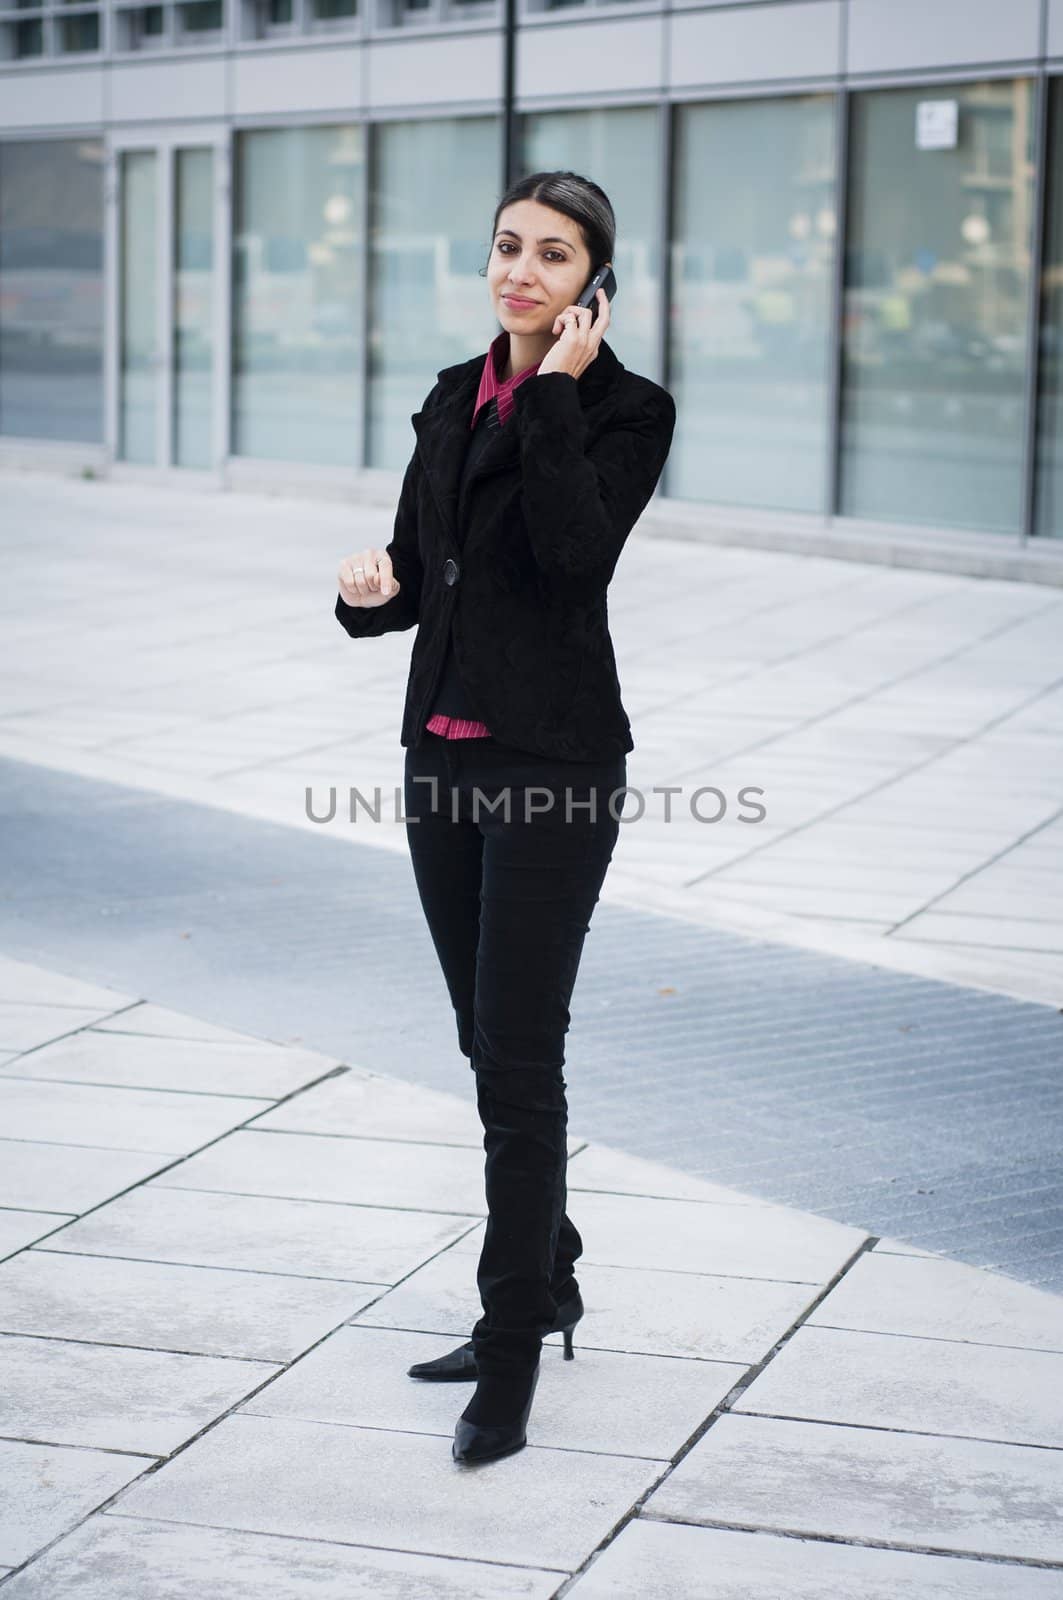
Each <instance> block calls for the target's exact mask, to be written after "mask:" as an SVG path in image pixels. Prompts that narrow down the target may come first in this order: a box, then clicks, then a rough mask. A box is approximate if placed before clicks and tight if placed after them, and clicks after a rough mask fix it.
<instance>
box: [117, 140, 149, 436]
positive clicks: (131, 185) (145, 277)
mask: <svg viewBox="0 0 1063 1600" xmlns="http://www.w3.org/2000/svg"><path fill="white" fill-rule="evenodd" d="M157 182H158V174H157V162H156V158H155V152H154V150H127V151H125V152H124V153H123V155H122V222H121V266H120V283H121V314H120V322H121V346H120V350H119V404H118V453H119V455H120V456H121V458H122V460H123V461H140V462H149V463H154V461H155V449H156V446H155V437H156V436H155V421H156V398H157V396H156V391H157V389H158V301H157V293H158V290H157V272H156V256H155V242H156V206H157V192H156V185H157Z"/></svg>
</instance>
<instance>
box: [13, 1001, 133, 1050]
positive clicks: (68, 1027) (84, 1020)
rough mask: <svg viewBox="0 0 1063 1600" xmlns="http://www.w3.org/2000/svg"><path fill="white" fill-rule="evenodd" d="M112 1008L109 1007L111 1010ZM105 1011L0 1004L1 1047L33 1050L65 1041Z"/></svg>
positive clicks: (42, 1005) (42, 1004)
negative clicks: (64, 1037) (46, 1044)
mask: <svg viewBox="0 0 1063 1600" xmlns="http://www.w3.org/2000/svg"><path fill="white" fill-rule="evenodd" d="M110 1009H111V1007H110V1006H108V1007H107V1011H110ZM102 1015H105V1012H104V1011H102V1010H101V1009H98V1008H97V1007H95V1006H93V1007H91V1008H90V1007H78V1006H56V1005H50V1004H44V1003H38V1004H34V1003H33V1002H31V1001H22V1002H19V1001H17V1000H6V1001H5V1002H4V1003H3V1005H0V1048H3V1049H4V1050H33V1049H35V1048H36V1046H37V1045H41V1044H45V1043H46V1042H47V1041H48V1040H49V1039H61V1038H62V1037H63V1036H64V1035H65V1034H68V1033H71V1032H73V1030H74V1029H75V1028H84V1027H87V1026H88V1025H89V1024H90V1023H92V1022H95V1021H96V1020H97V1018H98V1017H100V1016H102Z"/></svg>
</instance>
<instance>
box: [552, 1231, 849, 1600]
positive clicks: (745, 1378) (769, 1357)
mask: <svg viewBox="0 0 1063 1600" xmlns="http://www.w3.org/2000/svg"><path fill="white" fill-rule="evenodd" d="M877 1243H878V1238H877V1237H876V1236H875V1235H874V1234H869V1235H868V1237H867V1238H865V1239H863V1240H861V1242H860V1243H859V1244H858V1245H857V1246H856V1248H855V1249H854V1250H853V1251H852V1252H851V1253H850V1255H849V1257H848V1258H847V1260H845V1261H844V1262H843V1263H842V1265H841V1266H840V1267H839V1268H838V1270H837V1272H835V1273H834V1274H833V1275H832V1276H831V1277H830V1278H829V1279H828V1281H827V1282H826V1283H825V1284H824V1285H823V1286H822V1288H821V1289H820V1291H819V1293H818V1294H817V1295H815V1296H814V1297H813V1299H812V1300H811V1301H810V1302H809V1304H808V1305H807V1306H806V1307H805V1308H804V1310H803V1311H802V1312H801V1313H800V1314H799V1315H798V1316H797V1317H795V1318H794V1320H793V1322H791V1323H790V1325H789V1327H788V1328H786V1329H785V1331H784V1332H783V1333H782V1334H781V1335H780V1336H779V1338H778V1339H776V1341H775V1343H774V1344H773V1345H772V1346H771V1348H770V1349H769V1350H768V1351H767V1353H766V1354H765V1355H763V1356H762V1357H761V1359H760V1360H759V1361H758V1362H756V1363H755V1364H754V1365H752V1366H750V1367H747V1369H746V1371H745V1372H744V1373H743V1374H742V1376H741V1377H740V1378H739V1379H738V1380H737V1381H736V1382H735V1383H734V1384H733V1385H732V1387H731V1388H730V1389H728V1391H727V1393H726V1394H725V1395H724V1396H723V1397H722V1398H721V1399H720V1400H719V1401H717V1403H716V1405H715V1406H714V1407H713V1408H712V1410H711V1411H710V1412H709V1414H708V1416H707V1417H706V1418H705V1419H704V1420H703V1421H702V1422H701V1423H699V1425H698V1426H697V1427H696V1428H695V1429H694V1431H693V1432H692V1433H691V1434H690V1435H689V1437H688V1438H687V1439H686V1440H685V1441H684V1442H683V1444H681V1445H680V1447H679V1449H678V1450H677V1451H676V1452H675V1453H674V1455H673V1456H672V1457H671V1460H670V1461H669V1463H668V1466H667V1467H666V1468H665V1470H664V1472H662V1473H661V1474H660V1475H659V1477H657V1478H655V1479H654V1481H653V1482H652V1483H650V1484H649V1485H648V1486H647V1487H646V1488H645V1489H644V1490H643V1491H642V1493H641V1494H640V1495H639V1496H638V1498H637V1499H636V1500H635V1501H634V1503H633V1504H632V1505H631V1506H629V1507H628V1509H627V1511H626V1512H625V1513H624V1514H623V1516H621V1517H620V1518H619V1519H618V1520H617V1522H616V1523H615V1524H614V1525H613V1527H612V1528H611V1529H610V1530H609V1531H608V1532H607V1533H606V1534H605V1535H604V1536H603V1538H602V1539H601V1540H600V1541H599V1542H598V1544H597V1545H596V1546H595V1548H594V1549H593V1550H592V1551H591V1552H590V1554H589V1555H588V1556H587V1557H586V1559H585V1560H584V1561H583V1562H582V1563H581V1564H580V1566H579V1567H577V1568H576V1570H575V1571H574V1572H573V1574H572V1576H571V1579H570V1580H569V1582H568V1583H567V1584H563V1585H562V1586H561V1588H560V1589H559V1590H558V1591H557V1594H556V1596H553V1597H552V1600H562V1597H563V1596H564V1595H566V1594H567V1593H568V1590H569V1589H570V1588H571V1587H572V1585H573V1584H574V1583H575V1582H576V1581H577V1579H578V1578H579V1577H581V1576H582V1574H583V1573H585V1572H586V1571H587V1570H588V1568H589V1567H591V1566H592V1565H593V1563H594V1561H595V1560H596V1559H597V1557H598V1556H600V1555H601V1554H602V1553H603V1552H604V1551H605V1550H607V1549H608V1548H609V1546H610V1545H611V1544H613V1543H614V1541H615V1540H616V1539H618V1538H619V1537H620V1535H621V1533H622V1532H623V1531H624V1529H625V1528H626V1527H627V1526H628V1524H629V1523H631V1522H634V1521H635V1519H636V1518H637V1517H639V1516H641V1514H642V1511H643V1508H644V1506H645V1505H646V1502H647V1500H648V1499H649V1498H650V1496H651V1495H653V1494H655V1493H656V1492H657V1490H658V1489H659V1488H661V1486H662V1484H664V1483H665V1482H667V1480H668V1478H669V1477H670V1476H671V1474H672V1473H673V1472H674V1471H675V1469H676V1468H677V1467H678V1466H679V1465H680V1463H681V1462H683V1461H684V1460H685V1459H686V1457H687V1456H688V1455H689V1454H690V1452H691V1451H692V1450H693V1449H694V1448H695V1447H696V1446H697V1445H698V1444H700V1442H701V1440H702V1439H703V1438H704V1437H705V1435H706V1434H707V1433H708V1431H709V1429H710V1428H711V1427H712V1425H713V1424H714V1423H715V1422H716V1421H717V1420H718V1419H719V1418H720V1417H722V1416H724V1415H733V1416H734V1415H741V1414H742V1413H739V1412H733V1411H732V1410H731V1407H732V1406H733V1404H734V1402H735V1401H736V1400H737V1399H738V1398H739V1397H740V1396H741V1395H742V1394H744V1393H745V1391H746V1390H747V1389H748V1388H749V1386H750V1384H752V1383H753V1382H754V1380H755V1379H756V1378H759V1377H760V1375H761V1373H762V1372H763V1371H764V1370H765V1368H767V1367H768V1366H769V1365H770V1363H771V1362H772V1361H773V1360H774V1359H775V1357H776V1356H777V1355H778V1353H779V1351H780V1350H782V1349H783V1348H784V1346H785V1345H787V1344H789V1342H790V1340H791V1339H792V1338H793V1336H794V1334H795V1333H796V1332H797V1330H798V1328H800V1327H802V1326H803V1324H804V1323H805V1322H807V1321H808V1318H809V1317H810V1316H811V1315H812V1313H813V1311H815V1310H816V1308H817V1306H820V1305H821V1304H822V1303H823V1301H824V1300H825V1299H826V1298H827V1296H828V1295H830V1294H832V1293H833V1291H834V1290H835V1289H836V1288H837V1286H838V1284H839V1283H841V1282H842V1280H843V1279H844V1278H845V1277H846V1276H847V1275H848V1274H849V1272H851V1271H852V1268H853V1267H854V1266H855V1265H856V1263H857V1261H859V1260H860V1258H861V1256H864V1255H866V1254H867V1253H868V1251H869V1250H871V1249H872V1248H873V1247H874V1246H875V1245H876V1244H877Z"/></svg>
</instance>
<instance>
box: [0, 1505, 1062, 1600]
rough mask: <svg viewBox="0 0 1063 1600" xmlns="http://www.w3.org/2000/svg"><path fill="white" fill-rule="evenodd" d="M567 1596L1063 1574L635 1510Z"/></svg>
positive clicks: (747, 1599) (1045, 1581) (888, 1593)
mask: <svg viewBox="0 0 1063 1600" xmlns="http://www.w3.org/2000/svg"><path fill="white" fill-rule="evenodd" d="M16 1592H17V1591H16ZM568 1593H569V1594H570V1595H572V1596H573V1597H574V1600H781V1597H782V1596H785V1597H786V1600H824V1597H825V1596H828V1595H829V1596H830V1600H897V1597H898V1596H901V1595H903V1596H904V1600H1060V1597H1061V1596H1063V1572H1050V1571H1045V1570H1043V1569H1038V1568H1034V1567H1023V1566H1018V1565H1014V1564H1013V1565H1003V1564H1001V1563H999V1562H995V1561H994V1562H989V1561H974V1560H964V1559H958V1558H955V1557H950V1556H940V1555H933V1556H931V1555H913V1554H911V1553H909V1552H907V1551H900V1550H875V1549H871V1548H869V1547H867V1546H862V1545H846V1544H834V1543H831V1542H829V1541H828V1540H825V1539H800V1538H787V1537H781V1536H780V1535H778V1534H772V1533H763V1532H757V1533H752V1532H749V1533H746V1532H738V1531H735V1530H732V1529H730V1528H695V1527H690V1526H687V1525H685V1524H682V1523H664V1522H654V1521H651V1520H649V1519H648V1518H645V1517H637V1518H635V1519H634V1521H632V1522H629V1523H628V1524H627V1526H626V1527H624V1528H622V1529H621V1531H620V1533H619V1534H618V1535H617V1537H616V1538H615V1539H614V1540H613V1542H612V1544H610V1545H608V1546H607V1547H606V1549H605V1550H603V1551H602V1553H601V1554H600V1555H598V1556H596V1557H595V1559H594V1561H593V1562H592V1564H591V1566H590V1567H588V1569H587V1571H586V1572H584V1573H582V1574H581V1575H580V1577H579V1578H577V1580H576V1582H575V1583H574V1584H573V1585H572V1587H571V1588H570V1589H569V1591H568ZM42 1600H43V1596H42ZM93 1600H94V1597H93Z"/></svg>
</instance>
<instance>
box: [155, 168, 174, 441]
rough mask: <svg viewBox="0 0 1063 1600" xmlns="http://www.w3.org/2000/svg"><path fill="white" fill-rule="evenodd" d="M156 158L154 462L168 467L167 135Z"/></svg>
mask: <svg viewBox="0 0 1063 1600" xmlns="http://www.w3.org/2000/svg"><path fill="white" fill-rule="evenodd" d="M156 160H157V162H158V169H157V170H158V193H157V205H156V209H155V226H156V237H155V257H156V267H155V293H156V308H155V339H156V344H157V346H158V368H157V371H156V384H155V404H156V413H155V464H156V466H158V467H162V468H164V469H165V468H169V467H171V466H172V465H173V442H174V426H173V406H174V399H175V389H176V385H175V383H174V337H173V324H174V291H175V288H176V282H175V277H176V274H175V263H174V241H175V237H176V230H175V228H174V203H175V199H176V185H175V183H174V165H175V162H176V152H175V150H174V146H173V142H172V140H170V139H168V138H167V139H161V140H160V141H159V144H158V147H157V155H156Z"/></svg>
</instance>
